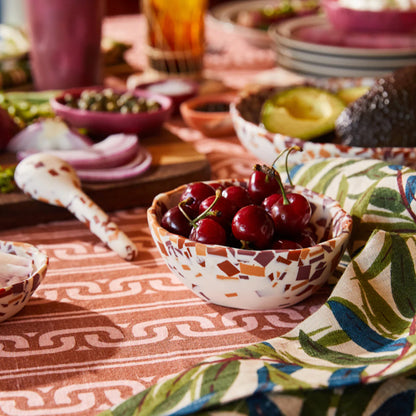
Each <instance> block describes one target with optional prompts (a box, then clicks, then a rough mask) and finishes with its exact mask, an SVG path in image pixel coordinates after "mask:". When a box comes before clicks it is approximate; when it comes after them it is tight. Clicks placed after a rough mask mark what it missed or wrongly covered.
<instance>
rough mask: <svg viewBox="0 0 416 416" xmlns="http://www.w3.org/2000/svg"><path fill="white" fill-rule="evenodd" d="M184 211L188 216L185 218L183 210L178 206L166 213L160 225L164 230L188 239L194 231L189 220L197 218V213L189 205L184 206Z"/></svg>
mask: <svg viewBox="0 0 416 416" xmlns="http://www.w3.org/2000/svg"><path fill="white" fill-rule="evenodd" d="M182 209H183V210H184V211H185V213H186V215H187V216H185V215H184V214H183V212H182V211H181V209H180V208H179V207H178V206H177V205H176V206H174V207H172V208H170V209H169V210H168V211H166V212H165V214H164V215H163V217H162V220H161V221H160V224H161V226H162V227H163V228H165V229H166V230H168V231H169V232H171V233H173V234H178V235H181V236H182V237H188V235H189V233H190V232H191V229H192V224H191V222H190V221H189V220H190V219H194V218H196V214H197V213H196V212H195V210H193V209H192V208H191V207H190V206H187V205H183V207H182Z"/></svg>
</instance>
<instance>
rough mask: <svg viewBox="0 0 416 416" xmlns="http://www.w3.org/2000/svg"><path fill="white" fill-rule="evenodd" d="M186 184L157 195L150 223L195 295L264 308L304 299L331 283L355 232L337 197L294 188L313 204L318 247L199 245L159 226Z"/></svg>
mask: <svg viewBox="0 0 416 416" xmlns="http://www.w3.org/2000/svg"><path fill="white" fill-rule="evenodd" d="M221 182H223V183H225V182H227V183H230V182H231V183H235V184H240V183H242V182H240V181H233V180H227V181H221ZM185 187H186V185H183V186H181V187H179V188H176V189H174V190H172V191H170V192H166V193H163V194H159V195H157V196H156V197H155V199H154V200H153V203H152V205H151V207H150V208H149V209H148V211H147V218H148V223H149V227H150V230H151V233H152V236H153V239H154V241H155V244H156V246H157V248H158V249H159V252H160V254H161V255H162V257H163V259H164V260H165V261H166V264H167V265H168V266H169V268H170V270H171V271H172V272H173V273H174V274H175V275H176V276H177V277H178V278H179V279H180V281H181V282H183V283H184V284H185V285H186V286H187V287H188V288H189V289H191V290H192V291H193V292H194V293H195V294H196V295H198V296H199V297H201V298H202V299H204V300H206V301H209V302H212V303H215V304H218V305H222V306H228V307H232V308H239V309H257V310H265V309H274V308H282V307H287V306H290V305H293V304H295V303H298V302H300V301H302V300H303V299H305V298H307V297H308V296H310V295H312V294H313V293H314V292H315V291H316V290H317V289H318V288H319V287H321V286H322V285H323V284H324V283H325V282H326V281H327V279H328V278H329V276H330V275H331V273H332V272H333V271H334V270H335V268H336V266H337V264H338V262H339V260H340V258H341V256H342V254H343V253H344V250H345V248H346V245H347V242H348V240H349V237H350V234H351V229H352V219H351V217H350V216H349V215H348V214H347V213H346V212H345V211H344V210H343V209H342V208H341V206H340V205H339V204H338V203H337V202H336V201H334V200H332V199H330V198H327V197H325V196H323V195H319V194H316V193H315V192H312V191H310V190H307V189H305V188H303V187H300V186H295V191H296V192H300V193H302V194H303V195H305V196H306V197H307V198H308V199H309V201H310V203H311V205H312V210H313V215H312V219H311V223H312V225H313V227H315V228H316V234H317V236H318V241H321V242H320V243H319V244H317V245H316V246H314V247H308V248H304V249H300V250H262V251H256V250H243V249H236V248H232V247H226V246H218V245H205V244H201V243H196V242H194V241H191V240H189V239H187V238H184V237H181V236H178V235H175V234H172V233H170V232H168V231H166V230H165V229H164V228H163V227H161V226H160V220H161V217H162V216H163V213H164V212H166V210H167V209H169V208H171V207H172V206H174V205H176V204H177V203H178V202H179V197H180V194H181V193H182V192H183V190H184V189H185Z"/></svg>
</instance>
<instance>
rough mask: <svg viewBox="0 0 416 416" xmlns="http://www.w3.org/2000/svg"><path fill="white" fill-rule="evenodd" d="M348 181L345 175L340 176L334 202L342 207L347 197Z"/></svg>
mask: <svg viewBox="0 0 416 416" xmlns="http://www.w3.org/2000/svg"><path fill="white" fill-rule="evenodd" d="M348 188H349V186H348V180H347V178H346V177H345V175H342V177H341V181H340V183H339V186H338V192H337V196H336V198H335V199H336V200H337V201H338V202H339V203H340V205H341V206H342V207H343V206H344V204H345V200H346V199H347V195H348Z"/></svg>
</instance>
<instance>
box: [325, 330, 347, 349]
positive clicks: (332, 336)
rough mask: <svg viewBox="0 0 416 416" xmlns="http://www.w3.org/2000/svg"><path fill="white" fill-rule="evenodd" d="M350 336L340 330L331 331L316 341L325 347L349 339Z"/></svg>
mask: <svg viewBox="0 0 416 416" xmlns="http://www.w3.org/2000/svg"><path fill="white" fill-rule="evenodd" d="M350 340H351V339H350V337H349V336H348V335H347V334H346V333H345V332H344V331H341V330H336V331H331V332H329V333H328V334H326V335H324V336H323V337H321V338H319V339H318V340H317V342H318V343H319V344H321V345H324V346H325V347H331V346H334V345H340V344H343V343H344V342H348V341H350Z"/></svg>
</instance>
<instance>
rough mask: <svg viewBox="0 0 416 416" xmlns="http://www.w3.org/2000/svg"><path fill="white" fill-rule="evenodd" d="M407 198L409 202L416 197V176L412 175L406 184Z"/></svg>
mask: <svg viewBox="0 0 416 416" xmlns="http://www.w3.org/2000/svg"><path fill="white" fill-rule="evenodd" d="M405 194H406V200H407V202H408V203H409V204H411V202H412V201H413V200H414V199H415V194H416V176H410V177H409V178H408V179H407V181H406V186H405Z"/></svg>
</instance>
